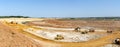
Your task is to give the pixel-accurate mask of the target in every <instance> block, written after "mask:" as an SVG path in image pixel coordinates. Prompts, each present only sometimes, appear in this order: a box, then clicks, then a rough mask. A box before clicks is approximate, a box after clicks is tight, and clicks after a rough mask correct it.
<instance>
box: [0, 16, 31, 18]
mask: <svg viewBox="0 0 120 47" xmlns="http://www.w3.org/2000/svg"><path fill="white" fill-rule="evenodd" d="M0 18H29V17H28V16H0Z"/></svg>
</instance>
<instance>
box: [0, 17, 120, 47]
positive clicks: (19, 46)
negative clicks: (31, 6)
mask: <svg viewBox="0 0 120 47" xmlns="http://www.w3.org/2000/svg"><path fill="white" fill-rule="evenodd" d="M9 20H10V19H9ZM16 20H17V22H19V21H20V20H21V19H15V21H16ZM13 21H14V20H13ZM23 21H24V19H23ZM32 21H34V20H32ZM1 22H2V21H1ZM21 22H22V21H21ZM115 27H116V26H115ZM118 27H119V26H118ZM24 28H33V27H31V26H30V25H29V26H28V25H20V24H9V23H6V22H5V23H4V22H2V23H0V37H1V38H0V47H102V46H103V47H104V46H105V47H109V46H110V45H109V44H111V43H112V41H113V40H114V39H115V38H120V31H114V32H113V33H112V34H110V35H108V36H104V37H101V38H99V39H95V40H90V41H86V42H79V43H75V42H57V41H52V40H49V39H45V38H42V37H39V36H36V35H34V34H31V33H29V32H25V31H23V30H22V29H24ZM106 45H109V46H106Z"/></svg>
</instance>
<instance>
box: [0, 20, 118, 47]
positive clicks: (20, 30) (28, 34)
mask: <svg viewBox="0 0 120 47" xmlns="http://www.w3.org/2000/svg"><path fill="white" fill-rule="evenodd" d="M0 21H1V25H4V26H5V27H9V29H10V30H12V31H13V32H15V33H16V32H17V34H18V35H23V36H25V37H23V38H27V39H28V42H27V39H26V40H25V41H26V43H30V44H29V45H31V46H28V45H24V46H22V45H23V44H21V45H19V47H27V46H28V47H114V46H115V47H119V45H115V44H113V41H114V39H115V38H119V37H120V32H119V29H118V28H119V27H120V26H119V22H120V21H83V20H77V21H72V20H69V21H66V20H57V19H37V18H28V19H25V18H20V19H19V18H8V19H0ZM11 21H12V22H13V23H11ZM26 21H27V22H26ZM24 22H26V23H24ZM113 24H114V25H113ZM76 27H80V28H81V29H80V30H79V31H78V32H76V31H75V28H76ZM1 28H2V27H1ZM91 28H93V29H94V30H95V31H94V32H89V29H91ZM4 29H7V28H4ZM107 30H113V32H112V33H107ZM85 31H86V32H85ZM5 32H6V30H5ZM7 32H8V31H7ZM8 33H9V32H8ZM21 37H22V36H21ZM18 38H19V37H18ZM13 39H14V41H15V42H16V44H14V43H11V44H12V45H10V44H6V45H10V46H11V47H16V45H17V43H20V42H21V41H22V39H19V40H21V41H17V40H18V39H15V38H14V37H13ZM6 40H7V39H6ZM8 40H9V38H8ZM5 42H7V41H5ZM0 44H2V43H0ZM32 45H34V46H32ZM0 46H1V45H0ZM2 47H5V46H2Z"/></svg>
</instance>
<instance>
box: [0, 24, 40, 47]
mask: <svg viewBox="0 0 120 47" xmlns="http://www.w3.org/2000/svg"><path fill="white" fill-rule="evenodd" d="M0 47H41V45H40V44H39V43H37V42H36V41H34V40H32V39H31V38H29V37H26V36H25V35H24V34H21V33H19V32H17V31H16V30H14V29H12V28H10V27H8V26H6V25H4V24H2V23H1V22H0Z"/></svg>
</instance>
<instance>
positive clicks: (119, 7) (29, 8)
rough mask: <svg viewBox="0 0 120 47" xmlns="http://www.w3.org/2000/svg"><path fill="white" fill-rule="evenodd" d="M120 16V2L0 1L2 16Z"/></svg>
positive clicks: (95, 0)
mask: <svg viewBox="0 0 120 47" xmlns="http://www.w3.org/2000/svg"><path fill="white" fill-rule="evenodd" d="M6 15H7V16H9V15H23V16H30V17H106V16H107V17H108V16H120V0H0V16H6Z"/></svg>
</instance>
